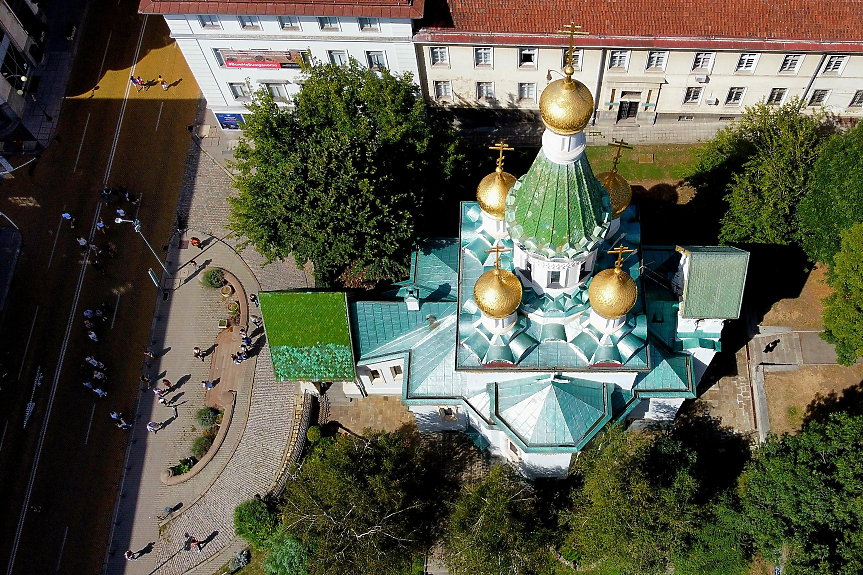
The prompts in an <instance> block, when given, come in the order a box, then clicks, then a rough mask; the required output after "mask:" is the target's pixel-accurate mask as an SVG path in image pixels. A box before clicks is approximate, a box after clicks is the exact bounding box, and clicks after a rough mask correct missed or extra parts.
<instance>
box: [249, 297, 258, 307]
mask: <svg viewBox="0 0 863 575" xmlns="http://www.w3.org/2000/svg"><path fill="white" fill-rule="evenodd" d="M249 301H250V302H252V303H253V304H255V307H261V302H260V301H258V296H257V295H256V294H249Z"/></svg>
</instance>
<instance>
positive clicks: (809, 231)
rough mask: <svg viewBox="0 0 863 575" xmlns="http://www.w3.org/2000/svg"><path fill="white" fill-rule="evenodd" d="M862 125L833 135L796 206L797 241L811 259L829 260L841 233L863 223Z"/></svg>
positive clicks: (837, 246)
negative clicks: (798, 232) (808, 185)
mask: <svg viewBox="0 0 863 575" xmlns="http://www.w3.org/2000/svg"><path fill="white" fill-rule="evenodd" d="M861 158H863V124H858V125H857V126H856V127H855V128H853V129H852V130H849V131H848V132H846V133H845V134H837V135H834V136H832V137H831V138H830V139H829V140H828V141H827V143H826V144H825V146H824V149H823V150H822V151H821V154H820V156H819V157H818V160H817V161H816V162H815V165H814V167H813V172H812V181H811V187H810V189H809V191H808V192H807V193H806V196H805V197H804V198H803V200H802V201H801V202H800V206H799V207H798V208H797V217H798V219H799V228H800V243H801V245H802V246H803V249H804V250H806V255H808V256H809V257H810V258H811V259H812V260H813V261H819V262H825V263H832V262H833V256H834V255H836V252H838V251H839V247H840V244H841V234H842V232H843V231H844V230H846V229H848V228H849V227H851V226H852V225H854V224H856V223H858V222H863V162H861Z"/></svg>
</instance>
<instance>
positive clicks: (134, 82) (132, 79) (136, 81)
mask: <svg viewBox="0 0 863 575" xmlns="http://www.w3.org/2000/svg"><path fill="white" fill-rule="evenodd" d="M129 81H130V82H132V85H133V86H135V87H136V88H137V87H138V80H137V79H136V78H135V76H129ZM138 91H139V92H140V91H141V88H138Z"/></svg>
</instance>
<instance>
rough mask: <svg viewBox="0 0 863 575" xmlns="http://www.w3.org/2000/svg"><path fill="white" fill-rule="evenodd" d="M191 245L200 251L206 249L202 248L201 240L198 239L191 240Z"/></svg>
mask: <svg viewBox="0 0 863 575" xmlns="http://www.w3.org/2000/svg"><path fill="white" fill-rule="evenodd" d="M189 243H190V244H192V245H193V246H195V247H196V248H198V249H199V250H202V249H204V248H202V247H201V238H196V237H194V236H193V237H192V238H191V239H189Z"/></svg>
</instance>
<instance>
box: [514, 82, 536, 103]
mask: <svg viewBox="0 0 863 575" xmlns="http://www.w3.org/2000/svg"><path fill="white" fill-rule="evenodd" d="M522 86H525V87H527V89H528V91H531V90H532V93H531V95H529V96H524V95H523V94H522ZM518 101H519V102H524V103H536V82H519V83H518Z"/></svg>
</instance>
